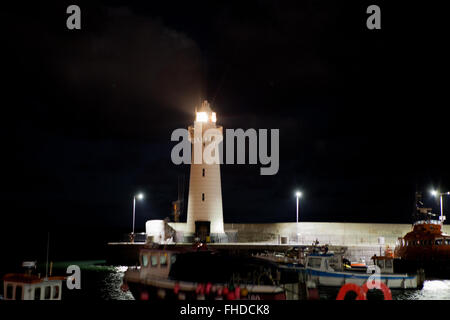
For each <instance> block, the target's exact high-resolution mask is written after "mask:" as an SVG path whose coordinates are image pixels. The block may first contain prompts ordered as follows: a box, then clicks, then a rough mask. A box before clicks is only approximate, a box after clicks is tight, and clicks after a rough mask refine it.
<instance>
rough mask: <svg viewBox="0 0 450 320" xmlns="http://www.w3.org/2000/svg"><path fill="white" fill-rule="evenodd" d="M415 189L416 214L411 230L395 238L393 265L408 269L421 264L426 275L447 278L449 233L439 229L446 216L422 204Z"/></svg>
mask: <svg viewBox="0 0 450 320" xmlns="http://www.w3.org/2000/svg"><path fill="white" fill-rule="evenodd" d="M421 198H422V195H421V194H420V193H416V214H415V215H414V217H415V218H414V220H415V222H414V223H413V227H412V231H411V232H408V233H407V234H406V235H405V236H403V237H400V238H398V241H397V245H396V247H395V252H394V255H395V257H396V261H395V262H396V266H398V268H399V269H401V270H403V271H405V272H410V271H412V270H417V269H419V268H422V269H424V270H425V272H426V274H427V276H432V277H443V278H447V277H448V275H449V274H450V235H448V234H445V233H443V232H442V225H443V223H444V220H445V217H444V216H443V215H442V213H441V216H439V217H437V215H436V214H433V213H432V209H431V208H424V207H423V203H422V201H421Z"/></svg>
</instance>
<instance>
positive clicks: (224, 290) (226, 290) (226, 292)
mask: <svg viewBox="0 0 450 320" xmlns="http://www.w3.org/2000/svg"><path fill="white" fill-rule="evenodd" d="M222 292H223V295H224V296H226V295H227V294H228V292H230V291H229V290H228V288H227V287H223V290H222Z"/></svg>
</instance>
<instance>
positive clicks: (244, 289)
mask: <svg viewBox="0 0 450 320" xmlns="http://www.w3.org/2000/svg"><path fill="white" fill-rule="evenodd" d="M246 296H248V290H247V288H242V289H241V297H246Z"/></svg>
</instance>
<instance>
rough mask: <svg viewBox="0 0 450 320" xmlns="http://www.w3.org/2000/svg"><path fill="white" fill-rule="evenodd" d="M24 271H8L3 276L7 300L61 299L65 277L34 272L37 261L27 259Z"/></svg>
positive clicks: (4, 294)
mask: <svg viewBox="0 0 450 320" xmlns="http://www.w3.org/2000/svg"><path fill="white" fill-rule="evenodd" d="M22 267H24V268H26V271H25V272H24V273H8V274H6V275H4V276H3V299H5V300H61V292H62V281H63V280H64V279H65V278H64V277H51V276H50V277H45V278H41V277H40V276H39V275H36V274H32V270H34V269H36V262H35V261H25V262H23V263H22Z"/></svg>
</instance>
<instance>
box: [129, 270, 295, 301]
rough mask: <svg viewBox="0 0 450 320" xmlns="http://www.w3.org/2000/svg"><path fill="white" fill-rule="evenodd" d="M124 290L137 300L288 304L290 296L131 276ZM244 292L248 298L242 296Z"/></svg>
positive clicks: (274, 289)
mask: <svg viewBox="0 0 450 320" xmlns="http://www.w3.org/2000/svg"><path fill="white" fill-rule="evenodd" d="M123 287H124V288H126V289H128V290H130V292H131V294H132V295H133V297H134V298H135V299H136V300H150V301H154V300H286V293H285V290H284V289H283V288H282V287H279V286H268V285H246V286H242V287H241V288H239V290H238V291H239V294H236V289H234V290H232V291H231V290H228V289H227V290H228V291H231V292H232V295H228V294H226V290H224V288H225V287H227V286H226V285H225V284H204V283H196V282H184V281H176V280H171V279H163V278H150V277H147V278H145V279H140V278H139V277H138V273H136V272H134V273H133V272H129V273H126V274H125V276H124V285H123ZM241 289H245V291H246V294H245V295H242V296H241Z"/></svg>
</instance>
